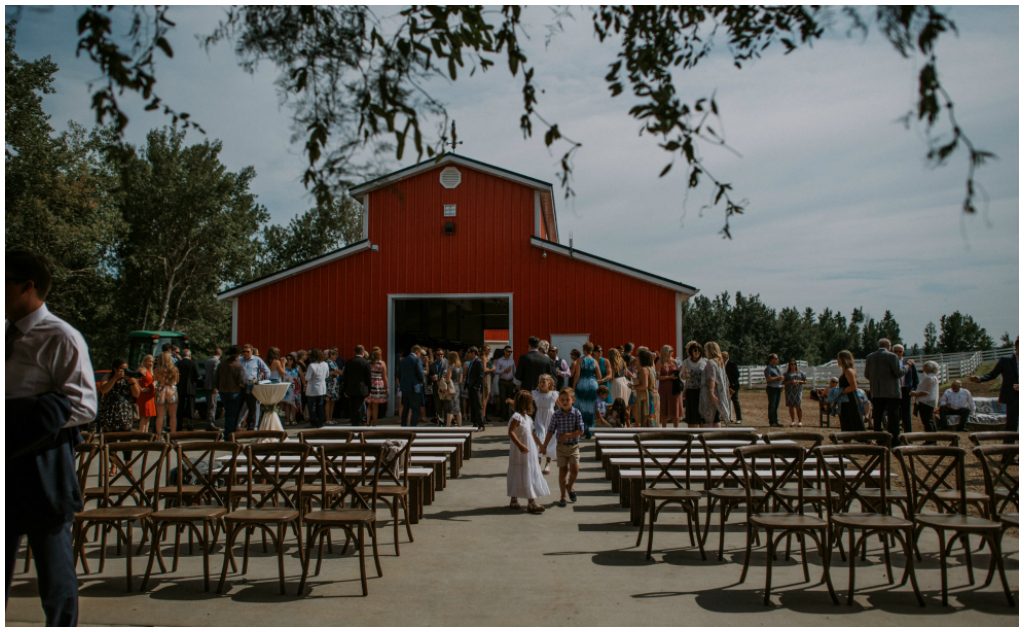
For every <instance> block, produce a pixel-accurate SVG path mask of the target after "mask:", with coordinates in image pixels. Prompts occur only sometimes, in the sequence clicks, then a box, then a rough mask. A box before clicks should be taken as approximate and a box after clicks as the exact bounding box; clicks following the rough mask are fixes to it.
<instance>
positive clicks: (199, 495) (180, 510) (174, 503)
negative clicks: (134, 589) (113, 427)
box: [140, 441, 241, 591]
mask: <svg viewBox="0 0 1024 632" xmlns="http://www.w3.org/2000/svg"><path fill="white" fill-rule="evenodd" d="M173 451H174V455H175V457H176V458H175V463H176V464H177V472H176V475H175V477H174V478H175V480H174V487H173V490H174V491H173V493H174V496H173V497H172V499H171V502H170V503H169V505H170V506H168V507H165V508H164V509H157V511H155V512H153V513H152V514H151V515H150V516H149V520H150V530H151V534H152V537H153V546H152V547H151V548H150V552H149V564H148V565H147V566H146V575H145V577H143V579H142V587H141V588H140V590H142V591H145V590H146V585H147V584H148V583H149V578H150V574H151V573H152V571H153V561H154V559H156V560H159V561H160V567H161V568H165V566H164V562H163V553H162V551H161V544H162V542H163V540H164V538H165V537H166V535H167V529H168V528H170V527H172V526H173V527H175V536H174V561H173V566H172V567H171V571H172V572H174V571H177V570H178V555H179V549H180V544H181V531H182V530H183V529H185V530H187V531H188V534H189V553H191V552H192V538H193V536H194V537H195V538H196V539H197V540H198V542H199V546H200V548H201V550H202V553H203V590H204V591H209V590H210V553H212V551H213V547H214V546H215V545H216V543H217V539H218V536H219V533H220V531H221V530H223V529H224V521H223V517H224V515H225V514H226V513H227V512H228V506H229V505H228V502H229V501H228V499H229V497H230V495H229V493H228V492H229V489H228V487H226V486H230V485H232V484H233V482H234V480H235V476H234V473H235V472H234V471H235V466H236V464H237V461H238V455H239V453H240V451H241V448H240V446H239V445H238V444H237V443H232V442H227V441H186V442H184V443H177V444H175V445H174V446H173ZM164 490H165V491H164V493H167V492H166V488H164Z"/></svg>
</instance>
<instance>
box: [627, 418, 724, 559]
mask: <svg viewBox="0 0 1024 632" xmlns="http://www.w3.org/2000/svg"><path fill="white" fill-rule="evenodd" d="M665 440H672V441H676V442H681V443H675V444H673V445H671V446H670V448H671V451H669V452H668V453H664V452H663V450H664V448H665V446H659V445H658V443H654V442H659V441H661V442H663V441H665ZM633 441H635V442H636V446H637V449H638V450H639V452H640V485H641V487H640V503H641V507H640V529H639V531H638V532H637V534H636V544H635V545H634V546H640V543H641V542H642V541H643V536H644V523H645V521H646V522H647V523H648V525H649V526H648V531H647V559H651V549H652V548H653V546H654V523H655V522H657V521H658V515H659V514H660V513H661V511H662V510H663V509H664V508H665V507H666V506H667V505H679V508H680V509H682V511H683V513H684V514H685V515H686V528H687V530H688V531H689V534H690V546H694V545H696V546H697V547H698V549H699V550H700V557H701V559H707V556H706V555H705V553H704V539H703V538H702V537H701V533H700V498H701V495H702V494H701V492H700V491H699V490H696V489H693V488H692V486H691V471H690V461H691V456H692V455H691V453H692V447H693V435H692V434H690V433H674V432H638V433H636V434H635V435H634V436H633ZM654 446H658V447H659V448H660V449H661V451H655V450H653V449H652V448H653V447H654ZM701 455H702V456H703V449H702V451H701ZM680 470H681V471H682V477H679V476H677V475H676V474H675V472H676V471H680ZM694 529H696V531H697V535H696V538H695V537H694Z"/></svg>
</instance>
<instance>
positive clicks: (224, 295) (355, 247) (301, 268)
mask: <svg viewBox="0 0 1024 632" xmlns="http://www.w3.org/2000/svg"><path fill="white" fill-rule="evenodd" d="M369 249H370V242H369V241H368V240H363V241H360V242H357V243H355V244H352V245H351V246H346V247H345V248H341V249H340V250H335V251H334V252H329V253H327V254H326V255H323V256H322V257H317V258H316V259H310V260H309V261H307V262H305V263H303V264H300V265H297V266H295V267H294V268H288V269H287V270H282V271H280V272H278V273H277V274H272V275H270V276H268V277H264V278H262V279H258V280H256V281H253V282H252V283H246V284H245V285H239V286H238V287H234V288H231V289H230V290H227V291H226V292H221V293H220V294H218V295H217V298H218V299H220V300H224V299H229V298H235V297H236V296H241V295H242V294H245V293H247V292H251V291H253V290H255V289H257V288H261V287H263V286H265V285H270V284H271V283H277V282H278V281H280V280H282V279H287V278H288V277H291V276H295V275H296V274H301V273H303V272H305V271H306V270H312V269H313V268H319V267H320V266H322V265H324V264H327V263H330V262H332V261H338V260H339V259H344V258H345V257H348V256H351V255H354V254H357V253H360V252H363V251H366V250H369Z"/></svg>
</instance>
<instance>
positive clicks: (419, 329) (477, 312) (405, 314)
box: [394, 297, 511, 355]
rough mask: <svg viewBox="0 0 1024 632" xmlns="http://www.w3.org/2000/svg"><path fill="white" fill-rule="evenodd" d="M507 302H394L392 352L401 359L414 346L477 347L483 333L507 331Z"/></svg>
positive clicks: (410, 300) (473, 299) (460, 348)
mask: <svg viewBox="0 0 1024 632" xmlns="http://www.w3.org/2000/svg"><path fill="white" fill-rule="evenodd" d="M509 307H510V306H509V299H508V298H499V297H494V298H411V299H395V306H394V319H395V320H394V327H395V329H394V335H395V347H394V348H395V349H397V350H398V351H399V353H400V354H401V355H405V354H407V353H408V352H409V349H410V348H411V347H412V346H413V345H414V344H418V345H421V346H427V347H430V348H431V349H436V348H438V347H440V348H442V349H447V350H454V351H459V352H460V353H461V352H463V351H465V350H466V349H467V348H469V347H471V346H474V345H475V346H478V347H479V346H480V345H481V344H482V343H483V340H484V331H486V330H507V329H509V324H510V322H509V321H510V320H511V319H510V316H509V312H510V309H509Z"/></svg>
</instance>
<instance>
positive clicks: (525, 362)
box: [516, 336, 555, 391]
mask: <svg viewBox="0 0 1024 632" xmlns="http://www.w3.org/2000/svg"><path fill="white" fill-rule="evenodd" d="M528 343H529V345H530V350H529V351H527V352H526V353H524V354H523V355H521V356H519V363H518V364H517V365H516V379H517V380H519V383H520V386H519V388H521V389H523V390H524V391H533V390H535V389H536V388H537V380H539V379H540V376H542V375H544V374H545V373H546V374H548V375H550V376H551V377H555V366H554V363H553V362H551V358H549V357H548V356H547V355H546V354H544V353H541V352H540V349H538V348H537V347H538V345H540V340H539V339H538V338H537V337H536V336H530V339H529V340H528Z"/></svg>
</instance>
